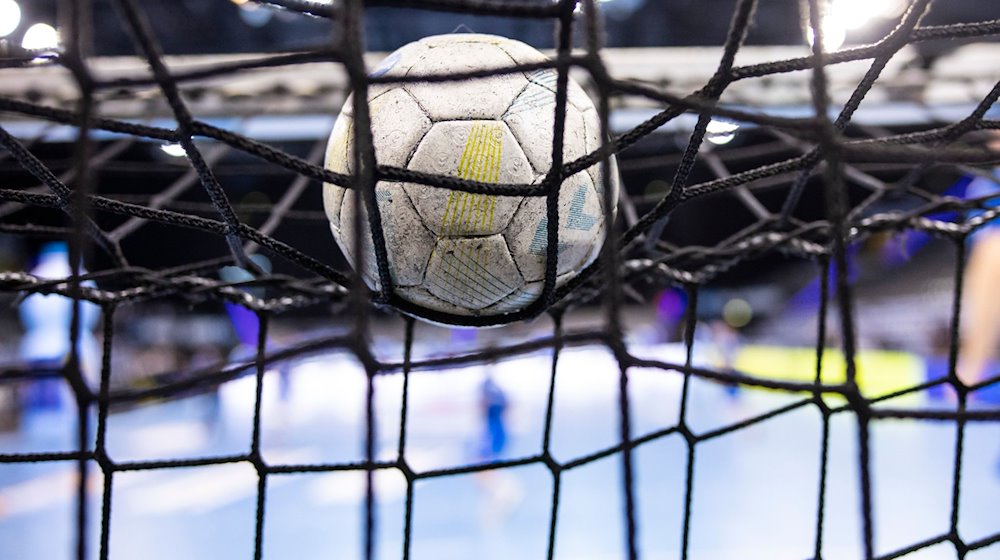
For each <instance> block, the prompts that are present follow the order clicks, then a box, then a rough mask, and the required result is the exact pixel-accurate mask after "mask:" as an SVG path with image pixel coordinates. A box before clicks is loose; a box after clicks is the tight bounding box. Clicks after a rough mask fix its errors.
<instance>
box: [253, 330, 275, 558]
mask: <svg viewBox="0 0 1000 560" xmlns="http://www.w3.org/2000/svg"><path fill="white" fill-rule="evenodd" d="M256 317H257V349H256V350H257V352H256V355H255V359H254V366H255V367H254V375H255V379H254V400H253V433H252V434H251V439H250V462H251V464H253V466H254V469H256V471H257V504H256V520H255V522H254V543H253V557H254V560H260V559H261V558H262V556H263V554H264V519H265V500H266V498H267V468H266V464H265V463H264V457H263V455H262V454H261V444H260V439H261V422H262V419H261V408H262V406H263V402H264V373H265V372H266V362H265V360H264V357H265V356H266V354H267V335H268V326H269V319H270V316H269V315H268V314H267V313H257V315H256Z"/></svg>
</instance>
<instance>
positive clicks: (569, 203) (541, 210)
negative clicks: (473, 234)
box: [504, 171, 604, 282]
mask: <svg viewBox="0 0 1000 560" xmlns="http://www.w3.org/2000/svg"><path fill="white" fill-rule="evenodd" d="M548 223H549V220H548V216H547V212H546V204H545V199H544V198H540V197H532V198H525V200H524V203H522V204H521V207H520V208H519V209H518V211H517V214H515V215H514V219H513V220H511V223H510V226H508V227H507V230H506V231H505V232H504V238H505V239H506V240H507V244H508V246H509V247H510V251H511V253H512V254H513V255H514V260H515V262H516V263H517V267H518V269H519V270H520V271H521V274H523V275H524V278H525V280H527V281H529V282H531V281H536V280H542V279H543V278H545V262H546V248H547V247H548ZM603 240H604V215H603V213H602V212H601V201H600V198H599V197H598V196H597V191H596V190H595V189H594V186H593V182H592V180H591V178H590V175H588V174H587V173H585V172H582V171H581V172H580V173H577V174H576V175H573V176H572V177H570V178H569V179H566V180H565V181H563V184H562V186H561V188H560V190H559V251H558V259H559V260H558V263H557V267H556V274H559V275H562V274H566V273H568V272H576V271H579V270H580V269H581V268H583V267H584V266H586V264H589V263H587V262H586V260H587V258H588V257H589V256H590V255H591V253H592V252H593V251H594V247H595V246H596V247H600V245H601V242H602V241H603Z"/></svg>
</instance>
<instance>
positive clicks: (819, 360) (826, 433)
mask: <svg viewBox="0 0 1000 560" xmlns="http://www.w3.org/2000/svg"><path fill="white" fill-rule="evenodd" d="M818 268H819V274H820V285H819V301H820V305H819V313H817V314H816V315H817V317H816V377H815V378H814V380H815V383H816V386H817V387H819V386H820V385H821V384H822V383H823V357H824V356H825V355H826V321H827V310H828V306H827V302H828V301H830V261H829V259H822V261H821V262H820V263H819V267H818ZM813 400H814V401H815V403H816V406H817V408H819V412H820V415H821V417H822V422H823V428H822V434H821V436H820V437H821V439H820V458H819V488H818V490H817V494H818V495H817V497H816V547H815V548H814V549H813V557H814V558H815V560H822V558H823V523H824V521H825V519H826V477H827V468H828V466H829V460H830V408H829V407H828V406H827V405H826V401H825V400H823V393H822V392H820V391H819V389H816V390H815V391H813Z"/></svg>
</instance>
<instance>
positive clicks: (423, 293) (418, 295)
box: [396, 286, 474, 316]
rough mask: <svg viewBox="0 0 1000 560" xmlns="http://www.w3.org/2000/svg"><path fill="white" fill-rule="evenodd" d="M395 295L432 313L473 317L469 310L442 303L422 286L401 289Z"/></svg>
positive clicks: (442, 301) (441, 300)
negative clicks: (438, 312) (439, 312)
mask: <svg viewBox="0 0 1000 560" xmlns="http://www.w3.org/2000/svg"><path fill="white" fill-rule="evenodd" d="M396 293H397V294H399V297H401V298H403V299H405V300H406V301H408V302H410V303H414V304H416V305H419V306H421V307H426V308H427V309H431V310H433V311H441V312H443V313H451V314H452V315H464V316H470V315H474V313H473V312H472V311H471V310H470V309H468V308H465V307H459V306H457V305H454V304H451V303H448V302H447V301H444V300H443V299H441V298H439V297H437V296H436V295H434V294H432V293H430V292H429V291H427V288H424V287H423V286H406V287H401V288H399V289H397V290H396Z"/></svg>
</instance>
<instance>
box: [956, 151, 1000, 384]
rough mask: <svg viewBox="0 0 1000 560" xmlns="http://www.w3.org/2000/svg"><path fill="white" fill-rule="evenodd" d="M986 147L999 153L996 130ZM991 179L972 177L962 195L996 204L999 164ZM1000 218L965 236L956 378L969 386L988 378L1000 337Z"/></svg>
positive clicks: (999, 190)
mask: <svg viewBox="0 0 1000 560" xmlns="http://www.w3.org/2000/svg"><path fill="white" fill-rule="evenodd" d="M987 148H989V149H990V150H991V151H994V152H997V153H998V154H1000V133H994V134H993V136H992V137H991V139H990V141H989V142H988V143H987ZM993 175H994V179H993V180H990V179H987V178H985V177H976V178H975V179H974V180H973V181H972V182H971V183H969V186H968V187H967V188H966V191H965V192H966V198H983V197H986V196H990V195H993V194H996V195H997V196H996V198H991V199H988V200H987V201H986V205H987V206H996V205H997V204H1000V184H998V181H1000V167H996V168H994V169H993ZM998 281H1000V218H994V219H992V220H990V221H988V222H986V223H985V224H983V225H982V226H981V227H980V228H979V229H978V230H976V232H975V233H973V234H972V235H971V236H970V237H969V258H968V261H967V264H966V267H965V281H964V284H963V286H962V290H963V293H964V295H965V301H964V303H963V305H962V314H963V319H964V322H963V324H962V337H961V339H962V347H961V351H960V352H959V362H958V372H957V373H958V377H959V379H961V380H962V382H963V383H965V384H966V385H971V384H974V383H977V382H979V381H981V380H982V379H984V378H986V377H989V375H990V373H989V372H988V371H987V370H988V367H989V364H990V362H991V361H992V359H993V356H994V354H995V352H996V346H997V342H998V338H1000V297H997V295H996V289H997V282H998Z"/></svg>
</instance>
